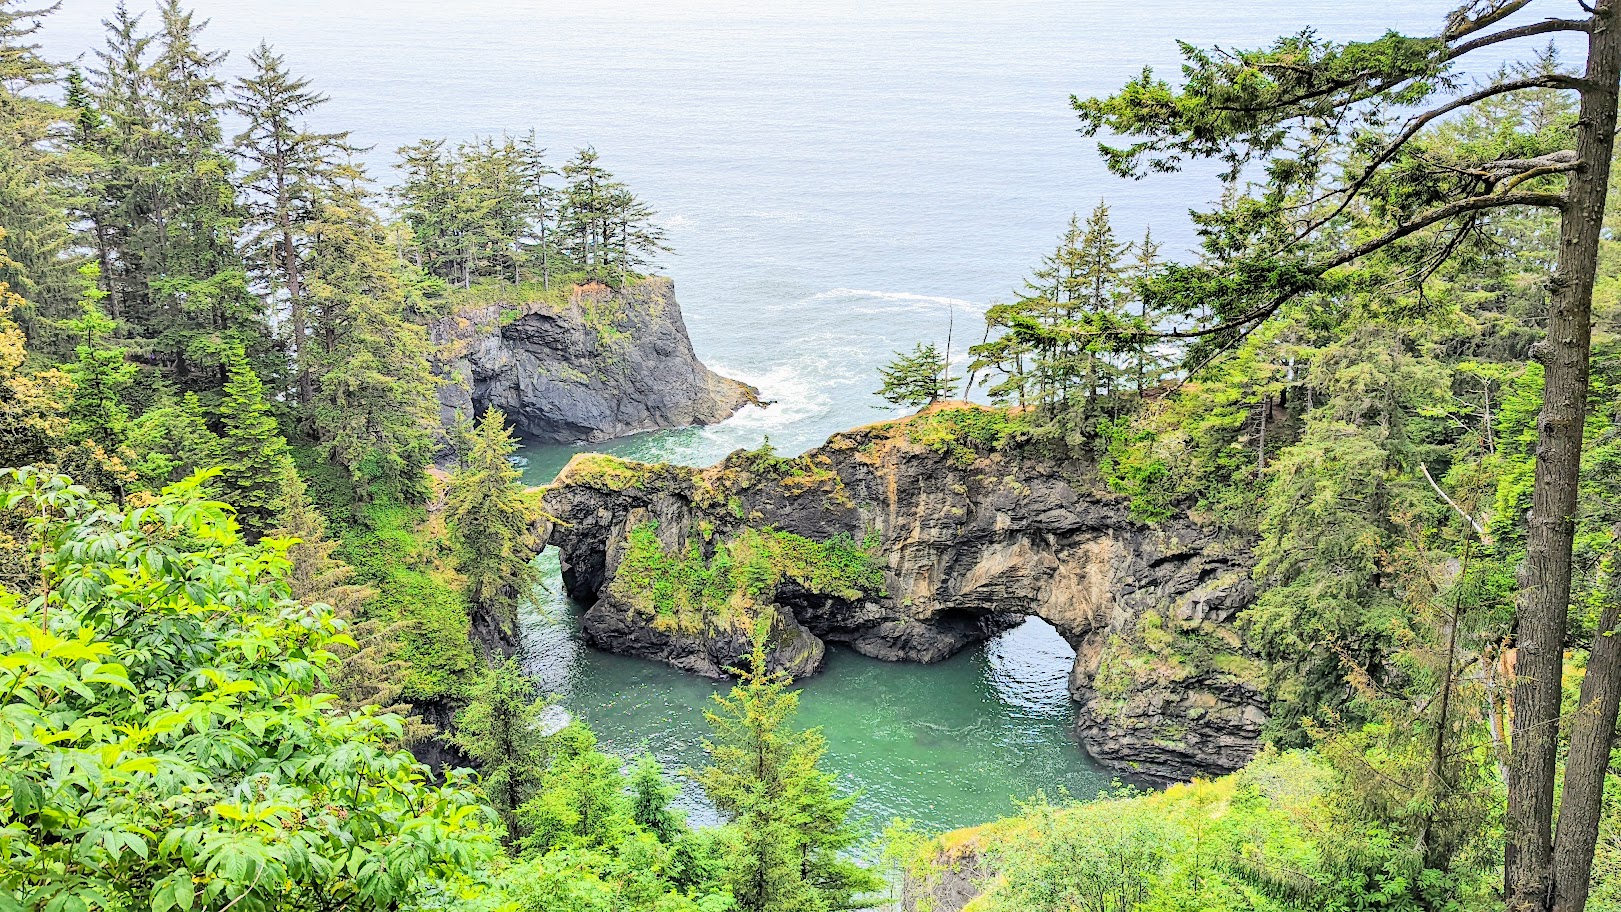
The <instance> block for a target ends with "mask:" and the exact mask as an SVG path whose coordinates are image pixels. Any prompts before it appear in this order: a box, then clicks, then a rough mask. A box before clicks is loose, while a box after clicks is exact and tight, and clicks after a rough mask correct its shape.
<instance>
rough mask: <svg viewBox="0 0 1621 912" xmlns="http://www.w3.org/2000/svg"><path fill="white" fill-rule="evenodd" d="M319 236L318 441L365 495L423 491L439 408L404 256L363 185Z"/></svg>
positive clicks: (310, 275)
mask: <svg viewBox="0 0 1621 912" xmlns="http://www.w3.org/2000/svg"><path fill="white" fill-rule="evenodd" d="M311 235H312V237H311V246H310V258H309V261H308V263H307V264H306V266H305V270H304V281H305V283H306V288H307V290H308V294H309V297H310V314H311V324H312V325H311V330H312V334H313V338H312V350H313V353H312V356H311V363H310V367H311V370H312V373H313V385H314V388H315V393H316V396H315V410H314V414H313V416H312V417H311V423H312V425H313V427H314V429H315V435H316V439H317V440H318V441H319V442H320V444H321V447H322V449H323V451H324V452H325V454H326V455H327V456H328V457H329V458H330V459H331V460H332V461H333V462H335V463H337V464H338V465H340V466H342V467H343V468H344V470H345V471H346V472H347V473H348V474H349V476H350V477H351V478H352V479H353V480H354V481H355V482H356V485H357V487H358V489H359V491H360V494H361V497H362V498H364V499H367V500H373V499H378V498H392V499H406V500H408V499H412V498H415V497H418V496H420V495H421V493H422V490H421V488H422V468H423V467H424V466H426V465H427V464H428V461H429V458H430V457H431V455H432V449H433V435H434V434H435V433H436V431H437V429H438V427H439V415H438V406H437V401H436V399H435V397H434V389H435V380H434V378H433V373H432V371H431V369H430V368H429V366H428V358H427V354H428V340H427V335H426V333H425V332H424V331H423V329H422V327H421V326H418V325H416V324H414V323H411V322H410V321H408V320H406V319H405V318H404V316H403V310H404V307H405V290H404V287H403V286H402V284H401V281H400V275H399V269H398V263H397V262H396V260H395V259H394V253H393V251H392V250H390V249H389V248H388V247H387V246H386V243H385V241H384V240H383V237H382V226H381V225H380V224H379V223H378V221H377V217H376V215H375V214H374V213H373V212H372V211H371V210H370V209H369V208H367V206H366V205H365V200H364V197H363V196H362V195H361V192H360V191H359V189H358V188H356V187H355V186H353V185H346V186H345V187H344V188H342V189H341V192H331V193H329V194H327V196H326V198H325V199H324V200H323V202H322V206H321V216H320V219H319V221H318V222H316V223H315V224H314V225H313V226H312V227H311Z"/></svg>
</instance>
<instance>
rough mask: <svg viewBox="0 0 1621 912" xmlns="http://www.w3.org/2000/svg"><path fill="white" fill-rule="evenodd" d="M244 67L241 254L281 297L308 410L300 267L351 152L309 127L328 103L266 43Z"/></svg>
mask: <svg viewBox="0 0 1621 912" xmlns="http://www.w3.org/2000/svg"><path fill="white" fill-rule="evenodd" d="M248 63H249V65H250V66H252V67H253V72H252V73H251V74H250V75H248V76H244V77H242V78H241V79H238V80H237V82H236V85H235V87H234V96H235V98H234V101H233V102H232V108H233V109H234V110H235V111H236V112H237V113H238V114H240V115H241V116H242V117H243V118H244V119H245V120H246V121H247V126H246V128H245V129H244V130H243V131H242V132H241V133H239V134H238V135H237V137H236V139H235V140H234V146H235V149H236V153H237V155H239V156H240V157H241V158H242V159H243V161H244V162H246V164H247V166H248V171H247V173H246V174H244V175H242V178H241V185H242V187H243V189H244V190H245V191H246V192H247V194H248V198H247V202H246V207H245V208H246V210H247V214H248V218H249V230H248V233H247V236H246V238H245V239H244V252H245V253H246V256H247V259H248V263H249V265H250V266H252V267H253V270H254V272H255V273H256V275H257V276H258V277H259V279H260V281H261V282H262V283H263V284H264V285H265V286H267V287H268V288H269V289H271V290H272V291H273V292H275V293H278V294H280V295H284V296H285V301H286V304H287V309H288V331H289V333H290V334H291V339H290V342H291V346H292V356H293V361H294V364H295V374H296V377H295V388H296V389H297V390H298V397H299V398H298V401H299V403H300V405H302V406H303V407H304V408H305V409H306V410H309V409H311V408H312V405H313V400H314V398H315V386H314V381H313V379H312V371H311V363H310V362H311V361H312V358H311V352H310V350H309V313H308V311H309V302H308V300H307V295H306V292H305V288H304V281H303V265H304V263H303V261H304V258H305V257H306V256H307V248H308V245H309V235H310V232H311V230H312V227H313V225H314V224H315V222H316V221H317V219H318V217H319V207H320V201H321V196H322V194H323V192H324V191H325V190H327V189H328V188H331V187H333V186H335V185H336V184H337V183H338V182H339V181H341V180H342V179H344V177H345V176H347V175H348V174H349V170H350V169H349V168H348V167H347V161H348V157H349V156H350V155H351V154H352V153H354V152H355V151H356V150H355V149H354V148H353V147H352V146H350V145H349V134H348V133H347V132H340V133H317V132H314V131H312V130H310V129H309V127H308V126H307V125H306V123H305V119H306V118H307V117H309V115H310V114H311V112H313V111H315V110H316V109H317V108H319V107H321V106H322V105H324V104H326V102H327V97H326V96H325V95H322V94H320V93H318V92H314V91H311V90H310V87H309V85H310V84H309V80H307V79H299V78H295V77H294V76H293V75H292V74H291V73H289V72H288V71H287V66H286V63H285V61H284V60H283V59H282V57H281V55H279V54H276V53H275V52H274V51H272V50H271V49H270V46H269V45H268V44H263V43H261V44H260V45H259V46H258V47H257V48H255V49H254V51H253V53H252V54H251V55H250V56H249V57H248Z"/></svg>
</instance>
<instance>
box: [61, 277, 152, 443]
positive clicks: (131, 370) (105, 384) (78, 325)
mask: <svg viewBox="0 0 1621 912" xmlns="http://www.w3.org/2000/svg"><path fill="white" fill-rule="evenodd" d="M94 275H95V269H94V267H91V268H90V269H89V270H88V276H87V278H90V279H91V280H92V281H93V279H94ZM104 295H105V292H100V291H97V290H95V289H94V287H92V288H90V289H87V293H86V297H85V300H84V302H83V304H82V306H83V308H84V314H83V316H81V317H80V318H79V319H77V320H70V321H67V328H68V329H69V330H70V331H71V332H72V334H73V336H74V338H75V339H77V340H78V345H77V346H76V348H75V349H74V352H75V354H76V360H75V361H74V363H73V365H72V366H71V367H69V368H68V375H69V376H71V377H72V378H73V399H72V401H71V402H69V404H68V419H69V420H70V421H71V422H72V435H73V437H74V438H75V441H89V442H92V443H94V444H95V445H96V446H99V447H101V448H102V449H105V450H108V451H115V450H118V449H120V448H122V447H123V446H124V443H125V441H126V438H127V436H128V434H129V430H130V427H129V424H130V414H129V402H128V397H129V392H130V387H132V386H134V384H135V372H136V370H137V368H136V366H135V365H133V364H130V363H129V362H128V361H127V360H126V355H127V351H126V350H125V349H124V348H122V347H120V346H116V345H110V344H108V341H107V339H108V336H110V335H111V333H112V331H113V328H114V326H113V322H112V321H111V320H109V319H107V316H106V315H105V314H103V313H102V312H101V307H100V303H99V299H100V298H101V297H103V296H104Z"/></svg>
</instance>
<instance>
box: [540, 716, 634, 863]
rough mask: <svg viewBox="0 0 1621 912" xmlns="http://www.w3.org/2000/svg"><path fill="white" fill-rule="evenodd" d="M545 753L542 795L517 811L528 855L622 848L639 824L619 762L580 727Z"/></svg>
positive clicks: (554, 740) (552, 741) (556, 738)
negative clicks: (556, 851) (636, 824)
mask: <svg viewBox="0 0 1621 912" xmlns="http://www.w3.org/2000/svg"><path fill="white" fill-rule="evenodd" d="M547 748H548V755H549V757H548V762H547V765H546V772H545V773H544V774H543V775H542V776H541V779H540V787H539V790H538V791H537V792H536V794H535V796H534V797H533V798H531V799H529V800H528V801H526V802H524V804H523V806H522V807H520V808H519V809H518V821H519V826H520V829H521V830H522V831H523V833H524V835H523V837H522V838H521V839H520V840H519V845H520V846H521V847H522V850H523V852H524V854H526V855H540V854H545V853H546V852H550V851H553V850H555V849H601V848H605V847H609V846H614V845H616V844H618V843H619V842H620V841H621V840H623V839H624V837H625V836H626V835H628V834H629V832H630V830H631V828H632V827H633V826H634V825H635V821H634V820H633V819H632V817H631V808H630V801H629V799H628V797H627V796H626V795H625V778H624V776H622V775H620V773H619V767H620V765H621V763H620V761H619V760H618V759H617V758H615V757H611V756H609V755H607V754H605V753H603V752H602V751H600V750H597V739H596V736H595V735H593V734H592V733H591V730H590V729H589V728H586V727H585V726H583V725H580V724H578V723H574V724H570V725H567V726H565V727H564V728H563V729H562V730H561V731H559V732H557V733H556V734H555V735H552V736H551V737H550V738H549V739H548V744H547Z"/></svg>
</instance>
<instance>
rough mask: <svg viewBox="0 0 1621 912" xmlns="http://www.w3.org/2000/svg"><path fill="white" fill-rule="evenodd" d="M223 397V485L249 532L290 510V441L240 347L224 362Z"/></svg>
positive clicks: (265, 527)
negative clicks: (288, 442) (282, 430)
mask: <svg viewBox="0 0 1621 912" xmlns="http://www.w3.org/2000/svg"><path fill="white" fill-rule="evenodd" d="M225 369H226V372H227V373H226V381H225V398H224V400H223V401H221V403H220V409H219V423H220V475H219V482H220V489H221V491H222V492H223V493H224V495H225V499H226V500H227V501H229V502H230V503H231V505H232V506H234V507H236V510H237V518H238V519H239V520H240V521H241V523H242V528H243V529H244V530H246V531H247V532H248V534H250V535H253V536H257V535H259V534H261V533H263V532H266V531H268V530H269V529H271V528H272V527H274V526H275V525H276V523H277V521H278V520H279V519H280V517H281V514H282V511H283V510H285V509H286V508H287V492H288V486H289V484H290V483H291V479H292V476H293V473H294V469H293V459H292V456H291V454H290V453H289V451H288V449H287V441H286V440H285V439H283V438H282V436H281V429H280V427H278V426H277V424H276V416H275V415H274V414H272V413H271V411H270V403H268V402H266V401H265V394H264V384H262V383H260V382H259V375H258V374H257V373H255V372H254V370H253V366H252V365H250V364H249V363H248V359H247V356H246V355H245V354H243V352H242V348H241V346H238V347H236V348H234V349H232V350H231V351H230V352H229V353H228V354H227V355H226V360H225Z"/></svg>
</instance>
